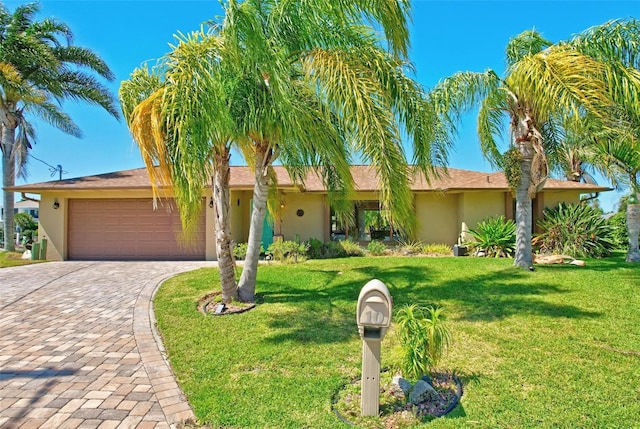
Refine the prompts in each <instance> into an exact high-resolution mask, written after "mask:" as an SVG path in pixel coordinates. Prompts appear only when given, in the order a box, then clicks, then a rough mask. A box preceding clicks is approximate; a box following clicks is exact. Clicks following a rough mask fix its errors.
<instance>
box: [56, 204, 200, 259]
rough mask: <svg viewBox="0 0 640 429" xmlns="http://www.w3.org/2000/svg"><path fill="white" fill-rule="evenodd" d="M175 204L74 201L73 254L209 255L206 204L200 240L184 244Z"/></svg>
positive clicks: (70, 221)
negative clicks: (206, 253)
mask: <svg viewBox="0 0 640 429" xmlns="http://www.w3.org/2000/svg"><path fill="white" fill-rule="evenodd" d="M174 207H175V206H174V205H173V203H168V202H163V204H162V205H161V206H159V207H158V209H157V210H153V203H152V201H151V200H150V199H77V200H75V199H72V200H69V217H68V228H67V231H68V237H67V239H68V258H69V259H115V260H130V259H135V260H154V259H156V260H157V259H171V260H176V259H185V260H203V259H205V240H204V237H205V219H204V217H205V216H204V210H205V204H204V201H203V208H202V216H201V219H200V221H199V223H198V225H197V227H196V231H195V236H196V237H198V239H196V240H190V241H189V242H188V245H185V242H184V240H183V239H182V233H181V230H182V224H181V222H180V216H179V213H178V211H177V209H175V208H174Z"/></svg>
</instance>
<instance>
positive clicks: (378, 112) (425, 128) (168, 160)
mask: <svg viewBox="0 0 640 429" xmlns="http://www.w3.org/2000/svg"><path fill="white" fill-rule="evenodd" d="M406 6H407V4H405V2H403V1H397V0H385V1H381V2H363V1H356V2H353V1H349V2H347V1H338V2H336V1H329V0H325V1H317V2H301V1H287V2H282V1H273V0H271V1H257V0H249V1H245V2H241V3H238V2H236V1H230V2H229V3H228V4H227V5H226V6H225V12H226V15H225V18H224V21H223V22H222V23H220V24H219V25H215V26H214V27H213V29H212V30H210V31H209V32H205V31H200V32H199V33H197V34H194V35H192V36H189V37H187V38H184V37H183V38H181V39H180V40H179V43H178V45H177V46H176V47H174V51H173V52H172V53H171V54H169V55H168V56H167V58H166V59H165V60H164V61H162V62H161V65H160V66H159V67H158V68H157V70H159V73H160V74H161V75H162V76H163V78H162V79H160V81H158V82H155V83H154V84H152V85H151V86H150V89H149V87H148V86H146V84H143V85H142V86H141V87H138V88H133V89H131V90H130V89H129V86H128V85H129V84H128V83H127V84H126V85H125V84H123V86H122V88H121V92H120V97H121V100H123V108H124V111H125V116H126V117H127V121H128V123H129V125H130V128H131V129H132V131H133V134H134V137H135V139H136V140H137V141H138V144H139V145H140V147H141V149H142V151H143V156H145V161H146V164H147V167H148V168H150V173H151V174H152V177H154V178H155V179H156V181H157V182H158V183H161V184H165V185H170V186H173V188H174V189H176V199H177V200H178V201H179V202H178V205H179V206H180V207H181V214H182V217H183V223H184V221H185V216H186V217H188V215H185V214H186V213H189V210H191V209H190V207H192V206H193V205H194V204H195V201H196V200H197V199H199V198H201V195H202V189H203V187H204V186H205V185H206V174H207V173H208V172H210V171H211V170H213V172H214V174H215V173H216V172H218V171H220V172H222V171H228V154H229V149H230V148H231V146H232V145H236V146H237V147H238V148H239V149H240V151H241V152H242V153H243V154H244V156H245V159H246V161H247V163H248V165H249V166H250V167H252V168H253V169H254V172H255V187H254V195H253V212H252V215H251V226H250V233H249V245H248V251H247V258H246V260H245V263H244V268H243V272H242V275H241V278H240V281H239V286H238V296H239V299H241V300H243V301H252V300H253V299H254V294H255V282H256V273H257V265H258V256H259V249H260V237H261V235H262V226H263V222H264V217H265V215H266V211H267V206H268V205H267V200H268V196H269V192H270V189H273V187H274V186H275V185H276V183H275V176H274V174H273V170H272V165H273V163H274V162H275V161H276V160H279V161H280V162H281V163H282V164H283V165H284V166H285V167H286V168H287V169H288V171H289V173H290V175H291V177H292V178H293V179H294V180H296V181H299V182H300V181H303V180H304V178H305V177H306V175H307V173H308V172H309V171H314V172H315V173H316V174H319V175H320V176H321V177H322V179H323V180H324V183H325V185H326V186H327V188H328V190H329V198H330V201H331V203H332V204H333V206H334V208H338V209H340V208H344V207H347V206H348V196H349V193H350V191H351V190H352V188H353V179H352V177H351V172H350V169H349V164H350V161H351V159H352V157H354V156H356V155H355V154H357V155H358V156H360V158H361V159H362V160H364V161H369V162H371V164H373V165H374V166H376V167H377V169H378V173H379V179H380V182H381V201H382V203H383V205H385V206H386V207H388V208H389V209H390V213H391V216H392V217H393V219H394V222H395V223H396V224H399V225H401V226H403V227H404V228H405V229H406V230H407V231H409V232H410V231H411V230H412V228H413V225H414V218H413V210H412V197H411V193H410V191H409V177H410V174H412V171H411V169H410V168H409V166H408V163H407V160H406V157H405V153H404V148H403V145H402V141H401V138H400V135H401V132H402V130H403V129H402V128H401V127H400V125H399V124H403V125H404V131H406V132H407V134H409V135H410V136H412V137H413V143H414V158H413V160H414V162H415V163H416V164H418V165H419V166H420V167H421V170H422V172H423V173H424V174H430V173H432V171H433V166H435V165H444V163H445V161H446V149H447V147H448V146H447V144H448V143H449V140H448V137H449V134H447V133H442V134H439V131H440V128H439V127H438V126H437V125H438V124H436V123H435V114H434V112H433V111H431V110H429V106H428V104H427V103H426V96H425V94H424V92H423V90H422V89H421V88H420V87H419V85H417V84H416V83H415V82H414V81H412V80H411V79H408V78H407V77H406V75H405V68H406V67H408V66H409V65H408V64H407V63H406V61H404V60H403V59H402V58H403V56H404V55H405V54H406V50H407V34H406V18H407V15H406V13H407V11H406ZM365 19H371V20H374V21H376V22H378V23H380V24H381V26H382V27H383V28H384V30H385V34H386V35H387V41H388V45H389V47H390V50H389V51H387V50H384V49H382V48H381V42H380V41H379V40H378V38H377V37H375V35H374V33H373V31H372V30H371V28H369V27H367V26H364V25H360V24H362V23H363V22H364V21H363V20H365ZM196 39H197V40H196ZM212 40H215V42H213V41H212ZM207 44H211V47H209V48H205V47H204V45H207ZM191 49H193V52H196V51H197V50H199V51H198V53H197V54H193V55H191V54H189V55H188V54H187V51H188V50H191ZM207 49H209V50H207ZM189 52H192V51H189ZM197 58H202V61H200V62H199V61H198V60H197ZM149 76H150V74H149V73H148V72H147V73H146V74H145V75H144V79H143V80H146V79H148V77H149ZM134 80H135V79H134V78H132V80H131V85H132V87H135V86H136V84H135V83H134V82H133V81H134ZM154 85H155V86H154ZM142 88H147V89H144V90H143V89H142ZM127 94H128V95H127ZM127 106H129V107H127ZM213 158H215V160H214V159H213ZM154 164H158V168H157V169H154V168H152V166H153V165H154ZM212 164H213V166H212ZM225 166H226V167H225ZM225 169H226V170H225ZM223 177H224V176H223ZM227 177H228V176H227ZM214 182H215V186H214V195H215V197H214V201H215V204H216V207H217V213H218V214H219V216H224V213H226V210H228V198H229V196H228V186H227V185H228V179H227V182H225V180H214ZM391 189H393V193H392V192H391ZM181 201H182V202H181ZM183 211H184V213H182V212H183ZM226 225H227V226H228V223H227V224H226ZM224 228H225V223H224V222H223V223H222V224H221V225H220V226H219V227H218V226H217V227H216V233H217V234H220V233H222V234H223V235H224V236H226V237H227V242H228V241H230V235H228V234H227V233H223V232H222V231H223V230H224ZM218 244H220V239H219V237H218ZM218 257H219V258H221V257H222V258H226V254H224V253H222V252H221V251H220V248H218ZM223 265H226V264H223ZM230 266H232V265H230ZM232 272H233V270H232V269H231V270H230V273H232ZM223 277H225V276H223ZM227 280H228V282H225V281H224V280H223V289H226V288H227V286H228V293H224V292H223V295H224V297H225V298H227V297H231V298H234V297H235V296H234V294H233V287H234V285H235V283H234V282H233V277H231V276H229V278H228V279H227Z"/></svg>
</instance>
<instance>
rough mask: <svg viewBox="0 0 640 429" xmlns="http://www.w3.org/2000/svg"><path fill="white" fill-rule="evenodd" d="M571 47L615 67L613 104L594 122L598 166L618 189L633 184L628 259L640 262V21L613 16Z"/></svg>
mask: <svg viewBox="0 0 640 429" xmlns="http://www.w3.org/2000/svg"><path fill="white" fill-rule="evenodd" d="M571 44H572V46H574V47H575V48H576V49H578V50H580V51H581V52H583V53H585V54H587V55H589V56H591V57H593V58H595V59H596V60H598V61H602V62H606V63H608V64H610V65H611V68H610V70H609V72H608V73H607V75H606V81H607V85H608V89H609V92H610V95H611V98H612V100H613V101H614V103H615V106H613V107H612V108H610V111H609V115H608V116H605V117H603V118H600V119H601V120H600V121H597V123H596V132H595V133H593V135H592V139H593V141H594V145H593V147H592V150H593V152H594V157H593V159H594V161H595V162H594V165H596V166H597V168H598V169H599V170H600V171H601V172H602V173H603V174H604V175H605V176H607V177H608V178H609V179H611V181H612V182H613V184H614V185H615V186H616V187H629V188H630V190H631V195H630V196H629V204H628V205H627V229H628V232H629V250H628V252H627V261H628V262H640V252H639V250H638V232H639V230H640V204H638V202H637V201H638V195H637V194H638V192H640V103H639V102H638V100H639V99H640V52H639V50H638V46H639V45H640V21H638V20H637V19H633V18H631V19H625V20H615V21H610V22H607V23H605V24H603V25H599V26H595V27H593V28H590V29H589V30H587V31H585V32H584V34H582V35H580V36H578V37H576V38H575V39H574V40H573V41H572V42H571Z"/></svg>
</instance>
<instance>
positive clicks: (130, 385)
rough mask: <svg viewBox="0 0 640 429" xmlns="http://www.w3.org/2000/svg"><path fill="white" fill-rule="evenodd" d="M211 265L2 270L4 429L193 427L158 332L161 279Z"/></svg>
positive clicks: (53, 265) (0, 409) (0, 415)
mask: <svg viewBox="0 0 640 429" xmlns="http://www.w3.org/2000/svg"><path fill="white" fill-rule="evenodd" d="M213 264H214V263H211V262H208V263H206V262H50V263H45V264H37V265H30V266H22V267H14V268H3V269H1V270H0V427H2V428H6V429H18V428H20V429H27V428H55V429H58V428H101V429H102V428H114V429H122V428H140V429H143V428H145V429H146V428H152V429H153V428H155V429H168V428H170V427H172V426H175V424H176V423H177V422H179V421H182V420H186V419H189V418H193V412H192V411H191V408H190V407H189V404H188V403H187V401H186V399H185V398H184V395H183V394H182V391H181V390H180V388H179V387H178V385H177V383H176V381H175V378H174V376H173V373H172V371H171V369H170V367H169V365H168V364H167V362H166V360H165V358H164V354H163V349H162V344H161V343H160V342H159V340H158V339H157V335H156V334H155V331H154V329H153V328H152V327H153V326H155V319H154V317H153V312H152V311H151V305H150V303H151V298H152V296H153V293H154V292H155V290H156V289H157V286H158V285H159V284H160V283H161V282H162V281H163V280H164V279H166V278H168V277H170V276H172V275H174V274H177V273H179V272H183V271H189V270H192V269H196V268H199V267H203V266H212V265H213Z"/></svg>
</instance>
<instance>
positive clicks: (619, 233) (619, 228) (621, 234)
mask: <svg viewBox="0 0 640 429" xmlns="http://www.w3.org/2000/svg"><path fill="white" fill-rule="evenodd" d="M609 225H611V228H612V229H613V233H612V234H613V242H614V244H615V248H616V249H618V250H626V249H628V248H629V231H628V230H627V213H626V212H618V213H616V214H614V215H613V216H611V217H610V218H609Z"/></svg>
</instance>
